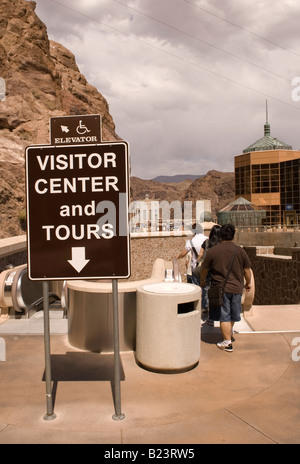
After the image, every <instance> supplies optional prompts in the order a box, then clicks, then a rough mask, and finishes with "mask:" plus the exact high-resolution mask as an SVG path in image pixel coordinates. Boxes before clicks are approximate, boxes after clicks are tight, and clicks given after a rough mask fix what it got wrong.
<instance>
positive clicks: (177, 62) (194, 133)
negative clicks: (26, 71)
mask: <svg viewBox="0 0 300 464" xmlns="http://www.w3.org/2000/svg"><path fill="white" fill-rule="evenodd" d="M59 3H60V4H64V5H65V6H66V7H67V8H65V7H63V6H61V5H60V4H59ZM120 3H124V4H126V5H128V6H129V7H130V8H128V7H126V6H123V5H121V4H120ZM191 3H193V4H194V5H192V4H191ZM200 8H201V9H200ZM203 9H205V10H209V11H210V12H211V13H212V14H209V13H207V12H205V11H203ZM137 10H138V11H140V12H141V13H143V14H140V13H139V12H138V11H137ZM37 14H38V15H39V16H40V18H41V19H42V21H44V23H45V24H46V25H47V27H48V32H49V36H50V38H51V39H53V40H56V41H58V42H61V43H62V44H63V45H65V46H66V47H68V48H69V49H70V50H71V51H72V52H73V53H74V54H75V56H76V59H77V63H78V65H79V67H80V69H81V71H82V72H83V73H84V74H85V76H86V77H87V79H88V80H89V82H90V83H91V84H93V85H95V86H96V87H97V88H98V90H99V91H100V92H101V93H102V94H103V95H104V96H105V97H106V98H107V100H108V102H109V105H110V110H111V114H112V116H113V118H114V120H115V123H116V126H117V132H118V134H119V135H120V136H121V137H122V138H124V139H125V140H127V141H128V142H129V143H130V146H131V155H132V173H133V174H134V175H137V176H139V177H142V178H151V177H155V176H156V175H160V174H169V175H172V174H179V173H197V174H201V173H205V172H207V171H208V170H209V169H218V170H221V171H232V170H233V159H234V156H235V155H237V154H239V153H241V152H242V150H243V149H244V148H245V147H247V146H249V145H250V144H251V143H253V142H254V141H255V140H257V139H259V138H260V137H261V136H262V135H263V125H264V123H265V113H264V108H265V100H266V98H268V99H269V107H270V123H271V128H272V135H274V136H275V137H278V138H279V139H281V140H284V141H286V142H287V143H289V144H291V145H293V146H294V148H295V149H299V148H300V136H299V116H300V103H296V102H293V100H292V97H291V94H292V90H293V88H292V79H293V78H294V77H296V76H300V69H299V55H300V41H299V37H298V29H299V18H300V4H299V2H298V0H286V1H285V2H282V0H272V1H271V0H262V1H259V2H258V1H253V0H243V2H237V1H236V0H224V1H222V2H221V1H220V0H189V1H185V0H120V1H114V0H84V1H82V0H59V1H58V2H56V1H52V0H37ZM151 17H152V18H156V20H154V19H151ZM220 18H224V19H225V18H226V21H225V20H222V19H220ZM233 23H234V24H236V26H234V25H233ZM180 31H181V32H180ZM247 31H248V32H247ZM249 31H251V32H252V33H250V32H249ZM262 37H264V38H266V39H267V40H263V38H262ZM209 44H210V45H209ZM275 44H278V45H280V46H277V45H275ZM284 48H286V49H291V50H293V51H294V52H295V53H296V54H293V53H291V52H289V51H287V50H285V49H284ZM297 54H298V55H297Z"/></svg>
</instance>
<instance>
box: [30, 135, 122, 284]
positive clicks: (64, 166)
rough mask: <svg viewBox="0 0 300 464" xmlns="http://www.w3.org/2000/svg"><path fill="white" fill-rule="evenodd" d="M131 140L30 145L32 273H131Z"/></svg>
mask: <svg viewBox="0 0 300 464" xmlns="http://www.w3.org/2000/svg"><path fill="white" fill-rule="evenodd" d="M128 179H129V173H128V145H127V143H126V142H112V143H103V144H97V145H76V146H74V145H64V146H50V145H45V146H32V147H29V148H27V150H26V182H27V186H26V189H27V233H28V272H29V278H30V279H31V280H78V279H80V280H81V279H102V278H106V279H119V278H120V279H121V278H128V277H129V276H130V250H129V230H128V205H129V185H128V184H129V180H128Z"/></svg>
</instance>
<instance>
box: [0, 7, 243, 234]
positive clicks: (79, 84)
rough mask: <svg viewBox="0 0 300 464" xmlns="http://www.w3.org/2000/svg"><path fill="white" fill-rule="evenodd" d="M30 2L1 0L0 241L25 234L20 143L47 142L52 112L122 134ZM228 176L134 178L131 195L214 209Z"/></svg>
mask: <svg viewBox="0 0 300 464" xmlns="http://www.w3.org/2000/svg"><path fill="white" fill-rule="evenodd" d="M35 6H36V4H35V2H32V1H30V2H28V1H25V0H1V3H0V78H1V79H2V82H5V87H6V97H5V99H4V100H3V99H2V101H0V239H1V238H5V237H9V236H14V235H20V234H23V233H24V230H22V228H21V226H20V217H21V216H22V217H23V216H24V210H25V167H24V153H25V148H26V147H27V146H28V145H35V144H48V143H49V142H50V140H49V119H50V118H51V117H54V116H66V115H76V114H78V115H80V114H101V116H102V136H103V140H104V141H114V140H120V137H119V136H118V135H117V134H116V132H115V124H114V121H113V118H112V116H111V115H110V113H109V108H108V103H107V101H106V100H105V98H104V97H103V96H102V95H101V94H100V93H99V92H98V90H97V89H96V88H95V87H93V86H91V85H90V84H89V83H88V82H87V80H86V78H85V77H84V76H83V75H82V74H81V73H80V70H79V69H78V66H77V64H76V60H75V57H74V55H73V53H71V52H70V51H69V50H67V49H66V48H65V47H63V46H62V45H60V44H58V43H56V42H51V41H49V38H48V34H47V28H46V26H45V24H43V23H42V21H41V20H40V19H39V18H38V17H37V15H36V13H35ZM125 139H126V137H125ZM233 178H234V176H233V174H224V173H217V172H215V171H213V172H211V173H209V174H208V177H207V176H206V177H203V178H200V179H198V180H196V181H195V182H194V183H193V182H192V181H185V182H181V183H180V184H162V183H158V182H154V181H143V180H141V179H137V178H133V179H132V189H131V191H132V198H133V199H134V200H137V199H144V198H145V195H146V194H147V195H149V197H150V198H154V199H158V200H161V201H163V200H166V201H169V202H170V203H171V202H173V201H175V200H176V201H185V200H187V201H190V200H195V201H196V200H199V199H211V200H212V206H213V210H214V211H216V210H218V209H219V208H220V207H222V206H225V205H226V204H227V203H229V202H230V201H233V199H234V186H233V182H234V181H233Z"/></svg>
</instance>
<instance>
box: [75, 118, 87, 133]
mask: <svg viewBox="0 0 300 464" xmlns="http://www.w3.org/2000/svg"><path fill="white" fill-rule="evenodd" d="M76 132H77V134H79V135H85V134H89V133H90V132H91V131H90V130H89V129H88V128H87V127H86V126H85V125H84V124H82V121H79V126H78V127H77V129H76Z"/></svg>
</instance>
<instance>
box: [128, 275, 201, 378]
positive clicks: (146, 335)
mask: <svg viewBox="0 0 300 464" xmlns="http://www.w3.org/2000/svg"><path fill="white" fill-rule="evenodd" d="M136 337H137V340H136V358H137V361H138V363H139V364H140V365H142V366H143V367H145V368H146V369H149V370H152V371H156V372H161V371H164V372H182V371H187V370H190V369H192V368H194V367H195V366H196V365H197V364H198V362H199V359H200V342H201V289H200V288H199V287H197V286H195V285H191V284H184V283H160V284H153V285H146V286H144V287H142V288H139V289H138V290H137V334H136Z"/></svg>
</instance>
